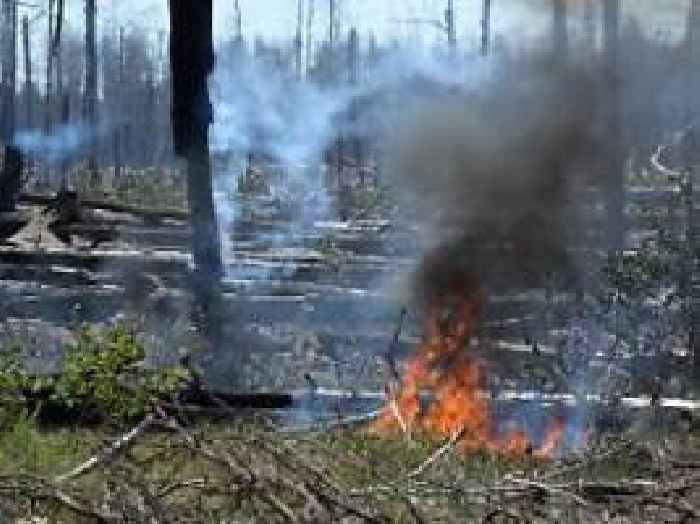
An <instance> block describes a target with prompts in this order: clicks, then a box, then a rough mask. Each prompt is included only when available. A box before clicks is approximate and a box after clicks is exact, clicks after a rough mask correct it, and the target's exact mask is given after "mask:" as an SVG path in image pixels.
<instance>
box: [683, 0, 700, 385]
mask: <svg viewBox="0 0 700 524" xmlns="http://www.w3.org/2000/svg"><path fill="white" fill-rule="evenodd" d="M687 39H688V42H687V45H688V78H687V82H688V92H690V93H697V92H698V90H697V89H698V86H699V85H700V72H699V71H698V67H699V66H700V0H692V2H691V4H690V12H689V13H688V35H687ZM688 104H689V107H688V117H689V120H690V121H691V122H693V123H694V125H697V122H696V118H697V116H698V113H699V112H698V103H697V101H696V100H694V99H691V100H689V101H688ZM693 153H694V152H693ZM693 153H691V155H690V156H691V158H690V159H688V160H689V161H688V162H687V163H686V164H687V168H688V177H689V180H688V188H687V199H688V206H687V207H688V234H687V237H688V239H687V240H688V265H689V268H688V284H689V286H688V287H689V289H688V290H687V293H686V297H687V302H688V309H689V311H688V317H689V324H690V326H689V330H688V331H689V337H688V343H689V344H688V345H689V347H690V351H691V353H692V355H693V372H694V375H695V378H696V380H697V379H700V259H699V257H698V228H697V225H696V224H695V220H696V218H697V212H696V210H695V204H696V202H695V191H694V188H695V187H696V186H697V184H698V178H697V175H698V166H697V165H696V159H695V158H693V157H694V154H693Z"/></svg>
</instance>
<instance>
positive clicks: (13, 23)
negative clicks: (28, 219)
mask: <svg viewBox="0 0 700 524" xmlns="http://www.w3.org/2000/svg"><path fill="white" fill-rule="evenodd" d="M1 27H2V29H1V31H2V42H3V44H4V45H3V49H2V122H1V124H2V126H1V127H2V129H0V133H1V134H2V136H0V142H2V144H3V145H4V147H5V160H4V163H3V166H2V171H0V212H7V211H14V209H15V203H16V198H17V193H19V190H20V186H21V181H22V157H21V154H20V151H19V149H17V148H16V147H15V146H14V138H15V125H16V122H15V90H16V72H17V4H16V3H15V1H14V0H3V2H2V26H1Z"/></svg>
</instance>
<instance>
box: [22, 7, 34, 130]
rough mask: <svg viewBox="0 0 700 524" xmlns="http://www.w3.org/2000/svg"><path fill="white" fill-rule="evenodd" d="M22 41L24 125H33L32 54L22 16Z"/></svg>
mask: <svg viewBox="0 0 700 524" xmlns="http://www.w3.org/2000/svg"><path fill="white" fill-rule="evenodd" d="M22 43H23V45H24V111H25V114H24V119H25V122H24V125H25V128H26V129H32V128H33V127H34V93H33V91H34V88H33V85H32V55H31V54H30V51H29V17H28V16H27V15H24V16H23V17H22Z"/></svg>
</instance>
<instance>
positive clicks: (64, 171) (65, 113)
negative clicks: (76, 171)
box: [60, 94, 70, 191]
mask: <svg viewBox="0 0 700 524" xmlns="http://www.w3.org/2000/svg"><path fill="white" fill-rule="evenodd" d="M60 100H61V126H63V127H64V128H65V127H67V126H68V123H69V122H70V96H69V95H68V94H61V98H60ZM60 165H61V167H60V169H61V190H62V191H67V190H68V189H69V181H68V170H69V168H70V163H69V159H68V158H67V157H64V158H62V159H61V164H60Z"/></svg>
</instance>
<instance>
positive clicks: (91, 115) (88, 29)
mask: <svg viewBox="0 0 700 524" xmlns="http://www.w3.org/2000/svg"><path fill="white" fill-rule="evenodd" d="M96 45H97V44H96V42H95V0H85V120H86V121H87V123H88V127H89V129H90V130H91V132H92V133H95V134H96V131H97V50H96ZM96 149H97V144H96V140H95V138H94V137H93V140H91V147H90V152H89V155H88V171H89V172H90V174H91V177H92V181H93V183H94V184H97V183H98V182H99V180H98V176H99V175H98V166H97V157H96Z"/></svg>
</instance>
